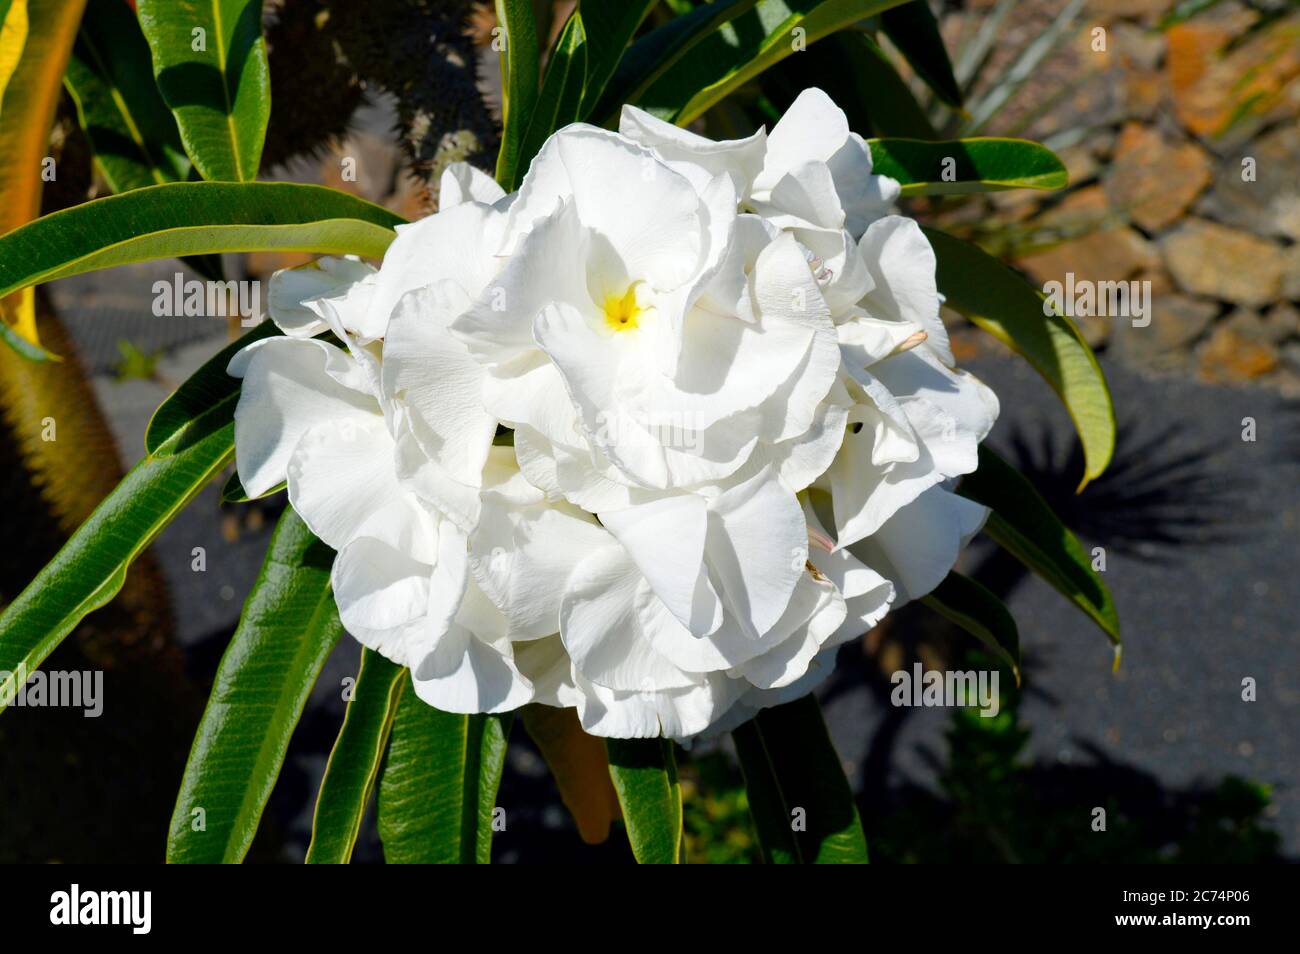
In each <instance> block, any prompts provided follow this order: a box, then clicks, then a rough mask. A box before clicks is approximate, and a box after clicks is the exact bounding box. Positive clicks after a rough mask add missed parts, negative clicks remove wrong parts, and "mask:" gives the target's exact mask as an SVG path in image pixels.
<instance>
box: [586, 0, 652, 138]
mask: <svg viewBox="0 0 1300 954" xmlns="http://www.w3.org/2000/svg"><path fill="white" fill-rule="evenodd" d="M656 3H658V0H585V2H584V3H583V4H582V6H581V9H580V11H579V12H580V13H582V16H583V22H584V23H585V25H586V28H587V37H588V39H589V41H590V42H589V45H588V48H587V81H586V84H585V88H584V90H583V94H582V106H581V108H580V110H579V115H580V116H581V117H582V118H584V119H585V118H586V117H587V116H588V115H590V113H591V112H592V111H593V110H594V109H595V107H596V103H597V102H599V100H600V97H601V95H602V94H603V93H604V92H605V86H606V85H607V84H608V83H609V81H610V78H611V77H612V76H613V75H614V70H615V68H617V66H618V64H619V61H620V60H622V59H623V53H624V51H625V50H626V49H627V45H628V43H629V42H630V41H631V39H632V34H634V33H636V30H637V27H639V26H640V25H641V21H642V20H644V19H645V18H646V14H648V13H649V12H650V11H651V10H652V9H653V8H654V6H655V4H656Z"/></svg>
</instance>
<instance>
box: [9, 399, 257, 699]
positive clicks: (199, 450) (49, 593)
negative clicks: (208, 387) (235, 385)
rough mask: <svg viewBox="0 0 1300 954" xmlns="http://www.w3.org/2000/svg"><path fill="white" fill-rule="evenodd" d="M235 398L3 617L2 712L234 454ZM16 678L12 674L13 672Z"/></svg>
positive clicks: (102, 513)
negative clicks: (25, 679) (24, 679)
mask: <svg viewBox="0 0 1300 954" xmlns="http://www.w3.org/2000/svg"><path fill="white" fill-rule="evenodd" d="M234 406H235V399H234V398H233V397H231V398H227V399H226V400H225V401H223V402H221V403H220V404H218V405H216V406H215V407H213V408H212V409H210V410H209V411H208V413H206V414H204V415H202V416H200V417H198V418H196V419H195V420H194V421H193V422H191V424H190V425H189V426H188V427H186V428H184V429H182V430H181V431H179V432H178V433H177V434H176V436H175V437H174V438H173V442H172V443H169V444H168V445H166V447H165V448H164V449H165V451H166V452H167V456H158V457H146V458H145V459H144V460H142V461H141V462H140V463H139V464H137V465H136V466H135V467H134V468H132V470H131V472H130V473H129V474H127V475H126V477H124V478H123V479H122V482H121V483H120V484H118V486H117V489H116V490H114V491H113V492H112V493H111V494H110V495H109V496H108V497H107V498H106V499H105V500H104V502H103V503H101V504H100V505H99V506H98V507H97V508H96V509H95V512H94V513H92V514H91V515H90V518H89V519H88V520H87V521H86V522H85V523H83V524H82V525H81V527H80V528H79V529H78V530H77V532H76V533H74V534H73V535H72V538H71V539H70V540H69V541H68V542H67V543H66V544H65V545H64V546H63V549H61V550H60V551H59V552H58V553H57V554H56V555H55V557H54V559H53V560H52V561H51V562H50V563H49V564H48V565H47V566H46V567H45V568H44V569H43V570H41V571H40V573H38V574H37V575H36V579H34V580H33V581H32V582H31V584H30V585H29V586H28V587H27V589H25V590H23V591H22V593H20V594H19V595H18V598H17V599H15V600H14V601H13V602H12V603H11V604H9V606H8V607H7V608H6V609H5V611H4V614H3V615H0V673H4V674H5V678H4V681H2V682H0V708H3V705H5V704H7V703H8V701H9V700H10V699H11V698H12V690H13V689H14V688H15V685H14V683H15V681H16V679H17V674H19V673H20V672H22V673H27V674H30V673H31V672H32V671H33V670H35V669H36V667H38V666H39V665H40V664H41V661H42V660H44V659H45V657H46V656H48V655H49V654H50V653H51V652H52V651H53V650H54V648H55V647H56V646H58V644H59V643H60V642H61V641H62V640H63V638H64V637H65V636H67V635H68V633H70V632H72V629H73V627H75V626H76V625H77V623H79V622H80V621H81V620H82V619H83V618H84V617H85V616H86V615H87V614H88V613H90V612H91V611H93V610H96V609H99V608H100V607H101V606H104V605H105V604H106V603H108V601H109V600H111V599H112V598H113V597H114V596H115V595H116V594H117V592H118V591H119V590H120V589H121V588H122V584H123V582H124V581H125V580H126V572H127V568H128V567H129V566H130V565H131V562H132V561H133V560H134V559H135V558H136V557H137V556H139V555H140V554H141V553H142V552H144V549H145V547H147V546H148V545H149V543H150V542H151V541H152V540H153V539H154V537H156V536H157V535H158V533H159V531H161V530H162V529H163V528H164V527H165V526H167V524H169V523H170V522H171V521H172V520H173V519H174V518H175V517H176V515H177V514H178V513H180V511H181V510H182V509H184V507H185V505H186V504H187V503H189V501H190V500H191V499H193V497H194V496H195V494H197V493H198V492H199V491H200V490H202V489H203V487H204V486H205V485H206V484H207V483H208V482H209V481H210V480H211V479H212V478H213V477H214V476H216V474H217V473H219V472H220V471H221V469H222V468H223V467H224V466H225V465H226V464H227V463H229V462H230V459H231V457H232V456H233V454H234ZM11 674H13V675H11Z"/></svg>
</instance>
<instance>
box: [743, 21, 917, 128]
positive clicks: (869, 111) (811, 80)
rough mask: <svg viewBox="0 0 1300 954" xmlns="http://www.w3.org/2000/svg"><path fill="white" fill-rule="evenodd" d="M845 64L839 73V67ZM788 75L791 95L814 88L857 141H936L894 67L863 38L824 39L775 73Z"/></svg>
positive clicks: (847, 33) (853, 33) (846, 33)
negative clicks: (859, 138) (894, 138)
mask: <svg viewBox="0 0 1300 954" xmlns="http://www.w3.org/2000/svg"><path fill="white" fill-rule="evenodd" d="M846 63H848V64H851V68H850V69H845V68H844V64H846ZM780 70H789V71H790V73H791V75H792V78H793V79H794V80H795V84H796V92H797V91H798V90H803V89H806V88H808V87H810V86H816V87H818V88H819V89H822V90H824V91H825V92H826V94H827V95H828V96H830V98H831V99H832V100H834V101H835V102H836V103H837V104H838V105H839V107H840V108H841V109H843V110H844V114H845V116H846V117H847V118H848V121H849V128H850V129H852V130H853V131H854V132H856V133H858V134H859V135H861V136H863V137H869V136H871V135H872V134H873V133H874V134H875V135H880V136H906V137H908V138H910V139H938V138H939V134H938V133H937V132H935V129H934V126H933V125H931V123H930V120H929V118H928V117H927V116H926V114H925V110H924V109H922V108H921V104H920V103H918V102H917V101H916V97H915V96H914V95H913V94H912V90H911V88H910V87H909V86H908V85H907V83H906V82H904V80H903V78H902V77H901V76H899V75H898V71H897V70H896V69H895V68H894V64H893V63H892V62H891V61H890V59H889V58H888V57H887V56H885V53H884V51H883V50H881V49H880V47H879V46H877V45H876V42H875V41H874V40H873V39H872V38H871V37H870V36H868V35H867V34H866V33H864V32H861V31H859V30H841V31H839V32H838V33H834V34H832V35H831V36H828V37H826V38H825V39H824V40H822V41H821V42H820V43H818V44H817V46H816V47H815V48H814V49H813V50H812V51H810V52H809V54H808V55H807V56H792V57H789V58H787V59H786V60H785V61H784V62H782V63H781V64H780V67H779V68H778V70H774V71H772V72H769V73H768V74H767V75H768V76H771V75H772V74H773V73H775V72H778V71H780Z"/></svg>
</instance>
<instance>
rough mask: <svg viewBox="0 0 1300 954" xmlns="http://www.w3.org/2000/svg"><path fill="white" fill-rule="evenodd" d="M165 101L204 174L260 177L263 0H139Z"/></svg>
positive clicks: (265, 88)
mask: <svg viewBox="0 0 1300 954" xmlns="http://www.w3.org/2000/svg"><path fill="white" fill-rule="evenodd" d="M139 11H140V26H141V27H142V29H143V30H144V35H145V39H146V40H148V41H149V49H150V50H151V52H152V54H153V71H154V76H155V78H156V79H157V82H158V90H159V92H160V93H161V94H162V98H163V100H165V101H166V103H167V105H168V106H170V107H171V110H172V112H173V113H174V114H175V116H176V124H177V126H179V127H180V134H181V142H183V143H184V144H185V151H186V152H188V153H189V156H190V159H192V160H193V161H194V166H195V168H197V169H198V170H199V173H200V174H201V175H202V176H203V178H204V179H208V180H210V181H213V180H221V181H228V182H251V181H252V180H253V179H256V178H257V172H258V167H259V165H260V163H261V160H262V145H263V143H264V142H265V141H266V124H267V121H268V120H269V119H270V117H271V71H270V68H269V66H268V65H267V62H266V41H265V40H263V39H262V0H139Z"/></svg>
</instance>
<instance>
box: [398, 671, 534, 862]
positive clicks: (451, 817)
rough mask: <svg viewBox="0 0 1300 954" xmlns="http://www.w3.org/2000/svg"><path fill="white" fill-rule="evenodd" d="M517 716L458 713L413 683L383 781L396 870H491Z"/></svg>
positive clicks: (401, 705) (402, 701)
mask: <svg viewBox="0 0 1300 954" xmlns="http://www.w3.org/2000/svg"><path fill="white" fill-rule="evenodd" d="M510 722H511V717H510V716H509V715H506V716H499V715H457V714H455V713H451V712H441V711H439V710H438V709H435V708H433V706H431V705H428V704H427V703H425V702H422V701H421V700H420V699H419V698H418V697H417V696H416V694H415V689H414V688H413V687H412V686H411V684H410V682H409V680H408V681H406V683H405V688H404V689H403V691H402V695H401V699H400V701H399V702H398V704H397V715H396V717H395V718H394V720H393V728H392V738H391V741H390V742H389V748H388V760H387V762H386V763H385V764H384V772H383V776H382V777H381V779H380V782H379V803H378V804H379V837H380V840H381V841H382V842H383V844H384V857H385V858H386V859H387V860H388V861H389V862H390V863H393V864H455V863H460V864H473V863H475V862H477V863H479V864H486V863H487V862H488V861H490V860H491V856H492V823H493V814H494V809H495V807H496V797H497V788H498V787H499V786H500V784H501V772H502V770H503V768H504V766H505V757H506V738H507V737H508V736H509V734H510Z"/></svg>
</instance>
